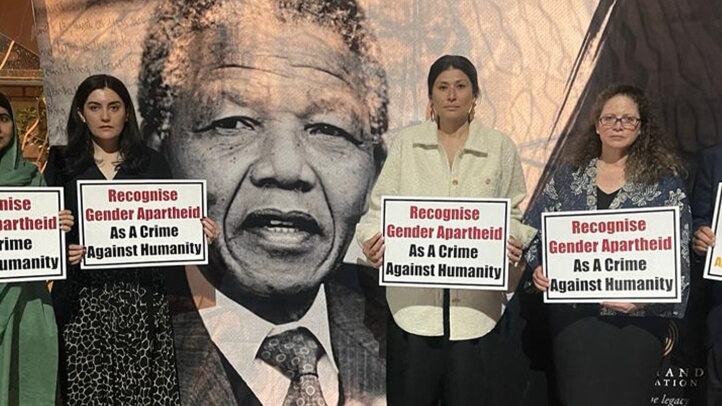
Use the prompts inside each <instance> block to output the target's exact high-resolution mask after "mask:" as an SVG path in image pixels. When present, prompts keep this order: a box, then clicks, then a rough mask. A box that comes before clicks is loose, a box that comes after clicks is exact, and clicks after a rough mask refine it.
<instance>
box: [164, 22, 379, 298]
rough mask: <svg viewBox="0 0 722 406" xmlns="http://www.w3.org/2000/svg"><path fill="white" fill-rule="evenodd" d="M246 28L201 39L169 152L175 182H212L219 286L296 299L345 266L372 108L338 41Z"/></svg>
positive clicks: (270, 25) (278, 26)
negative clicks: (217, 226) (220, 228)
mask: <svg viewBox="0 0 722 406" xmlns="http://www.w3.org/2000/svg"><path fill="white" fill-rule="evenodd" d="M249 20H252V19H250V18H248V16H246V17H245V18H244V17H243V16H241V17H237V18H228V19H225V20H224V21H226V22H225V23H224V24H225V25H223V26H214V27H213V29H209V30H207V31H204V32H201V33H198V35H197V37H196V38H195V39H196V41H195V43H194V44H193V47H194V49H196V50H198V53H197V54H195V55H197V56H196V59H197V60H195V61H193V62H192V63H191V65H192V69H194V70H195V71H196V74H195V75H190V76H189V77H191V78H194V79H193V80H191V82H192V83H188V84H187V85H186V86H185V88H184V89H181V91H180V92H179V94H178V97H177V100H176V103H175V104H174V106H173V109H172V114H173V117H172V119H171V123H172V131H171V135H170V137H169V139H168V140H167V141H166V145H165V151H166V155H167V156H168V157H169V161H170V163H171V167H172V168H173V170H174V171H175V173H176V175H177V176H178V177H183V178H201V179H206V180H207V182H208V191H209V212H208V215H209V217H211V218H213V219H215V220H216V221H218V222H219V223H220V224H221V225H222V226H223V234H222V237H221V239H219V240H218V241H217V242H216V244H215V245H214V246H213V249H212V250H211V264H212V268H213V269H214V270H215V271H222V279H221V281H220V286H218V287H219V289H221V290H222V291H225V292H227V293H230V294H231V295H233V294H236V293H237V294H242V293H243V291H249V290H250V291H252V292H254V293H256V294H259V295H270V294H274V293H286V294H292V293H296V292H301V291H308V290H310V289H314V288H316V287H317V286H318V285H319V284H320V283H321V280H322V279H323V278H324V277H325V276H326V275H327V274H328V273H329V272H331V271H332V270H333V268H334V267H335V266H336V265H337V264H338V263H339V262H340V261H341V259H342V258H343V254H344V252H345V250H346V248H347V246H348V243H349V241H350V239H351V237H352V235H353V229H354V226H355V224H356V223H357V221H358V220H359V218H360V216H361V215H362V214H363V211H364V208H365V203H366V198H367V194H368V193H369V191H370V188H371V186H372V182H373V179H374V174H375V167H374V160H373V155H372V145H371V141H370V139H371V137H370V135H369V134H370V120H369V109H368V107H367V106H366V105H365V104H364V102H363V95H364V90H363V86H362V82H361V80H360V76H359V74H360V72H357V70H358V69H359V68H358V66H359V62H358V59H357V58H356V57H355V56H354V55H353V54H352V53H351V52H349V51H348V50H347V48H346V46H345V45H344V44H343V42H342V39H341V38H339V37H338V34H335V33H333V32H332V31H330V30H327V29H324V28H321V27H319V26H317V25H315V24H313V23H311V22H285V23H284V22H280V21H276V20H274V19H268V18H266V19H264V20H262V22H261V23H258V22H257V21H258V20H252V21H249ZM270 20H273V21H270ZM194 52H195V51H194Z"/></svg>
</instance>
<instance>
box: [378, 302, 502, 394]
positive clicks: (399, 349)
mask: <svg viewBox="0 0 722 406" xmlns="http://www.w3.org/2000/svg"><path fill="white" fill-rule="evenodd" d="M388 320H389V321H388V331H387V343H388V352H387V357H386V397H387V402H388V406H427V405H428V406H437V405H444V406H469V405H474V406H483V405H486V404H489V399H490V397H491V394H490V392H491V388H492V385H491V382H492V381H491V380H492V379H493V378H494V371H492V370H491V367H490V365H491V362H490V358H491V357H492V356H493V351H494V348H495V346H494V345H493V343H494V341H495V340H494V339H493V336H494V335H495V334H497V333H496V331H495V330H492V331H491V332H490V333H489V334H487V335H486V336H484V337H480V338H477V339H473V340H462V341H451V340H449V339H448V338H446V337H443V336H442V337H425V336H418V335H415V334H411V333H408V332H406V331H404V330H402V329H401V328H400V327H399V326H398V325H397V324H396V322H395V321H394V318H393V316H391V315H389V318H388Z"/></svg>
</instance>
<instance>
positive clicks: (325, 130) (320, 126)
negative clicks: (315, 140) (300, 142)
mask: <svg viewBox="0 0 722 406" xmlns="http://www.w3.org/2000/svg"><path fill="white" fill-rule="evenodd" d="M306 131H308V133H309V134H311V135H325V136H329V137H338V138H343V139H346V140H348V141H351V142H352V143H354V144H356V145H359V144H361V143H362V142H363V138H362V137H361V134H358V135H354V134H351V133H349V132H348V131H346V130H343V129H341V128H339V127H336V126H335V125H331V124H326V123H317V124H309V125H307V126H306Z"/></svg>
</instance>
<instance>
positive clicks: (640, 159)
mask: <svg viewBox="0 0 722 406" xmlns="http://www.w3.org/2000/svg"><path fill="white" fill-rule="evenodd" d="M614 96H627V97H629V98H630V99H632V101H634V103H635V104H636V105H637V109H638V110H639V118H640V119H641V121H640V122H639V125H640V126H641V128H640V131H639V136H638V137H637V139H636V140H635V141H634V143H633V144H632V146H631V147H630V148H629V153H628V156H627V160H626V162H625V164H624V176H625V178H626V179H628V180H631V181H633V182H637V183H642V184H651V183H654V182H656V181H657V180H659V178H660V177H661V176H662V175H663V174H668V173H673V174H677V175H679V176H685V174H686V169H685V167H684V165H683V163H682V160H681V159H680V158H679V156H678V155H677V154H676V153H675V149H674V146H673V144H672V141H671V140H670V139H669V137H667V135H666V133H665V132H664V131H663V130H662V128H661V127H660V126H659V124H658V123H657V118H656V116H655V115H654V112H653V111H652V106H651V103H650V101H649V98H647V95H646V94H645V93H644V91H643V90H642V89H640V88H638V87H636V86H632V85H625V84H620V85H612V86H610V87H608V88H606V89H605V90H603V91H602V92H601V93H600V94H599V95H598V96H597V98H596V100H595V101H594V106H593V108H592V112H591V116H590V117H589V125H588V127H587V130H586V131H585V132H584V133H582V134H581V135H580V136H579V138H578V139H577V141H576V142H575V143H574V144H573V145H574V147H573V152H572V154H571V157H570V159H569V161H570V163H571V164H572V165H573V166H575V167H577V168H579V167H583V166H585V165H587V164H588V163H589V162H590V161H591V160H592V159H594V158H598V157H599V156H600V155H601V153H602V141H601V139H600V138H599V134H597V130H596V124H597V121H598V120H599V116H600V115H601V114H602V109H604V105H605V104H606V103H607V102H608V101H609V99H611V98H613V97H614Z"/></svg>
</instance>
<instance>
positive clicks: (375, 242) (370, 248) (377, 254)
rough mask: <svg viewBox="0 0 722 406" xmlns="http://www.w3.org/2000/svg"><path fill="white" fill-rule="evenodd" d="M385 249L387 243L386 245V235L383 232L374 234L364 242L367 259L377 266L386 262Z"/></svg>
mask: <svg viewBox="0 0 722 406" xmlns="http://www.w3.org/2000/svg"><path fill="white" fill-rule="evenodd" d="M384 251H386V245H384V237H383V236H382V235H381V233H376V234H374V236H373V237H371V238H369V239H368V240H366V241H364V243H363V253H364V255H365V256H366V260H367V261H368V262H370V263H371V265H373V266H374V267H376V268H378V267H380V266H381V264H382V263H383V262H384Z"/></svg>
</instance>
